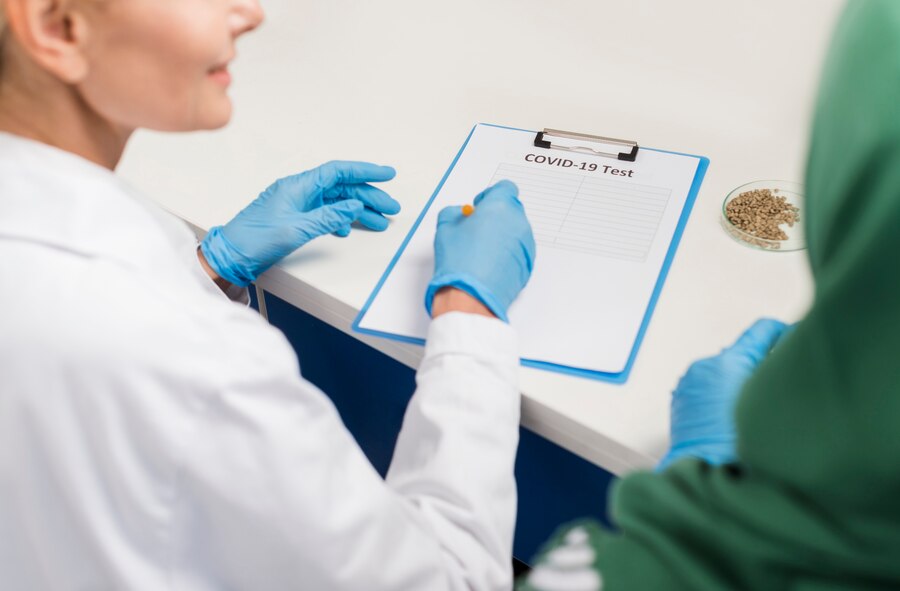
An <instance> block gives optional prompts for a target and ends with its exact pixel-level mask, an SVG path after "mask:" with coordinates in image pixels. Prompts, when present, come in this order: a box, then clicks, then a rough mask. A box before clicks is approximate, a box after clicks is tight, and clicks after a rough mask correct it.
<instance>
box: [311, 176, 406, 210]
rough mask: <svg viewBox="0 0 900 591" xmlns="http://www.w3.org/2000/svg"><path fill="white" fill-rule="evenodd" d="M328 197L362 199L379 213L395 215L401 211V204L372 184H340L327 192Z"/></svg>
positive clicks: (367, 205)
mask: <svg viewBox="0 0 900 591" xmlns="http://www.w3.org/2000/svg"><path fill="white" fill-rule="evenodd" d="M326 196H327V197H331V198H335V197H342V198H344V199H356V200H357V201H362V202H363V204H364V205H365V206H366V207H368V208H369V209H373V210H375V211H377V212H378V213H383V214H387V215H394V214H397V213H400V204H399V203H398V202H397V201H396V200H394V199H393V198H392V197H391V196H390V195H388V194H387V193H385V192H384V191H382V190H381V189H379V188H377V187H373V186H372V185H367V184H365V183H360V184H356V185H339V186H336V187H334V188H333V189H332V190H330V191H328V192H327V193H326Z"/></svg>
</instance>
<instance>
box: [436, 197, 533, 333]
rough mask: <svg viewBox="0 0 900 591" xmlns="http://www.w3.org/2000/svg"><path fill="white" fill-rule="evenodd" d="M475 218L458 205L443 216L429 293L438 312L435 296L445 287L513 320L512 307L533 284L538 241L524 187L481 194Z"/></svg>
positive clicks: (439, 221) (505, 319) (439, 228)
mask: <svg viewBox="0 0 900 591" xmlns="http://www.w3.org/2000/svg"><path fill="white" fill-rule="evenodd" d="M474 204H475V211H474V213H472V214H471V215H469V216H466V215H464V214H463V213H462V208H461V207H459V206H452V207H447V208H445V209H443V210H442V211H441V212H440V214H439V215H438V227H437V233H436V234H435V239H434V255H435V259H434V275H433V276H432V279H431V281H430V282H429V284H428V288H427V290H426V292H425V308H426V310H427V311H428V314H429V315H431V313H432V308H431V306H432V302H433V300H434V295H435V294H436V293H437V292H438V290H440V289H441V288H443V287H455V288H457V289H461V290H463V291H465V292H466V293H468V294H469V295H471V296H472V297H474V298H476V299H477V300H479V301H480V302H481V303H482V304H484V305H485V306H486V307H487V308H488V309H489V310H490V311H491V312H492V313H493V314H494V315H495V316H497V318H500V319H501V320H503V321H504V322H509V317H508V315H507V311H508V310H509V306H510V305H511V304H512V302H513V301H514V300H515V299H516V297H517V296H518V294H519V292H520V291H521V290H522V289H523V288H524V287H525V284H526V283H528V279H529V277H530V276H531V271H532V268H533V266H534V258H535V251H536V249H535V243H534V236H533V234H532V231H531V225H530V224H529V223H528V218H527V217H526V216H525V209H524V207H523V206H522V203H521V202H520V201H519V199H518V189H517V188H516V186H515V185H514V184H513V183H511V182H509V181H501V182H499V183H497V184H496V185H494V186H493V187H490V188H488V189H486V190H485V191H484V192H482V193H481V194H479V195H478V196H477V197H476V198H475V201H474Z"/></svg>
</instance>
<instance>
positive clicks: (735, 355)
mask: <svg viewBox="0 0 900 591" xmlns="http://www.w3.org/2000/svg"><path fill="white" fill-rule="evenodd" d="M786 329H787V326H786V325H785V324H784V323H783V322H779V321H778V320H771V319H767V318H763V319H761V320H757V321H756V323H754V324H753V326H751V327H750V328H749V329H748V330H747V331H746V332H745V333H744V334H743V335H741V338H739V339H738V340H737V342H736V343H735V344H734V345H732V346H731V347H728V348H727V349H725V350H723V351H722V352H721V353H720V354H719V355H716V356H715V357H709V358H707V359H701V360H700V361H696V362H694V363H693V364H692V365H691V367H690V368H689V369H688V371H687V373H686V374H685V375H684V377H682V378H681V381H680V382H679V383H678V387H677V388H676V389H675V392H674V393H673V394H672V425H671V439H672V441H671V448H670V449H669V453H668V454H666V457H664V458H663V460H662V461H661V462H660V464H659V467H658V468H657V469H659V470H662V469H664V468H666V467H668V466H669V465H670V464H672V463H673V462H675V461H676V460H678V459H680V458H683V457H696V458H701V459H703V460H705V461H707V462H709V463H711V464H723V463H727V462H730V461H733V460H734V459H735V440H736V434H735V428H734V410H735V404H736V403H737V399H738V395H739V394H740V392H741V388H742V387H743V385H744V382H746V381H747V379H748V378H749V377H750V376H751V375H752V374H753V372H754V371H756V368H757V367H758V366H759V364H760V363H762V360H763V359H765V358H766V356H767V355H768V354H769V351H770V350H771V349H772V347H774V346H775V343H777V342H778V340H779V339H780V338H781V336H782V334H784V332H785V330H786Z"/></svg>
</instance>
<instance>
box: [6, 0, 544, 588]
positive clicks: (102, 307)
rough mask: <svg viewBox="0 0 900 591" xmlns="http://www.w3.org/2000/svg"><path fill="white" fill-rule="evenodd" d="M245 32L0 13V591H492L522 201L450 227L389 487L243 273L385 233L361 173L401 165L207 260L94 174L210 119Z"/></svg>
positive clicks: (92, 10) (274, 212)
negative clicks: (137, 140) (150, 131)
mask: <svg viewBox="0 0 900 591" xmlns="http://www.w3.org/2000/svg"><path fill="white" fill-rule="evenodd" d="M261 19H262V13H261V10H260V7H259V6H258V4H257V2H256V0H177V1H176V0H0V282H2V284H0V298H2V300H0V303H2V306H0V581H2V583H0V587H2V588H3V589H4V590H20V589H28V590H37V589H154V590H158V589H167V588H168V589H196V590H201V589H202V590H207V589H210V590H211V589H252V590H255V591H260V590H264V589H288V588H302V589H316V590H319V589H366V590H376V589H429V590H431V589H501V588H508V587H509V586H510V585H511V572H510V554H511V546H512V534H513V520H514V515H515V501H516V499H515V485H514V481H513V460H514V454H515V449H516V444H517V434H518V418H519V398H518V396H519V395H518V389H517V384H516V378H517V354H516V338H515V334H514V333H513V331H512V330H511V328H510V327H509V326H508V325H507V324H505V323H504V322H503V321H502V319H504V318H505V312H506V307H507V306H508V305H509V303H510V302H511V301H512V300H513V299H514V298H515V296H516V294H517V293H518V291H519V290H520V289H521V288H522V286H523V285H524V283H525V282H526V281H527V279H528V275H529V273H530V270H531V263H532V259H533V257H534V242H533V239H532V237H531V232H530V229H529V227H528V224H527V221H526V220H525V217H524V214H523V212H522V208H521V204H519V202H518V200H517V198H516V191H515V188H514V187H513V186H512V185H510V184H502V185H499V186H497V187H495V188H493V189H491V190H489V191H487V192H486V193H484V194H482V195H481V196H479V198H478V199H477V201H476V203H477V204H478V211H477V212H476V213H475V214H474V215H471V216H469V217H463V216H462V215H461V213H460V212H459V211H454V210H446V211H445V212H442V214H441V218H440V222H439V230H438V235H437V239H436V243H435V246H436V269H435V276H434V279H433V281H432V282H431V285H430V286H429V290H428V294H427V297H426V305H427V307H428V308H429V311H430V312H432V315H433V317H434V318H435V320H434V322H433V323H432V326H431V330H430V333H429V339H428V345H427V347H426V354H425V358H424V360H423V362H422V366H421V369H420V371H419V373H418V390H417V392H416V394H415V396H414V397H413V399H412V401H411V403H410V407H409V409H408V412H407V416H406V419H405V421H404V426H403V429H402V432H401V433H400V436H399V440H398V442H397V448H396V452H395V457H394V460H393V463H392V465H391V468H390V472H389V474H388V476H387V479H386V480H382V479H381V478H380V477H379V475H378V474H377V473H376V472H375V470H374V469H373V468H372V467H371V466H370V465H369V463H368V462H367V461H366V459H365V456H364V455H363V454H362V452H361V451H360V450H359V448H358V447H357V446H356V444H355V442H354V441H353V439H352V437H351V436H350V434H349V433H348V432H347V431H346V429H345V428H344V427H343V425H342V424H341V422H340V419H339V417H338V414H337V413H336V411H335V409H334V408H333V406H332V405H331V403H330V402H329V400H328V398H326V397H325V396H324V395H323V394H322V393H321V392H320V391H318V390H317V389H316V388H315V387H314V386H312V385H311V384H309V383H307V382H305V381H304V380H303V379H302V378H301V377H300V374H299V370H298V364H297V360H296V358H295V356H294V353H293V351H292V350H291V348H290V347H289V345H288V343H287V342H286V340H285V339H284V337H283V336H282V335H281V334H280V333H279V332H278V331H277V330H275V329H273V328H271V327H269V326H268V325H267V324H266V323H265V322H264V321H262V320H261V319H260V318H259V316H258V315H256V314H255V313H254V312H253V311H252V310H249V309H248V308H247V307H246V305H245V302H246V290H245V289H244V286H246V285H247V284H248V283H249V282H251V281H253V280H254V279H255V277H256V276H257V275H258V274H259V273H261V272H263V271H264V270H265V269H266V268H267V267H269V266H271V265H272V264H274V263H275V262H277V260H278V259H280V258H281V257H282V256H284V255H286V254H288V253H289V252H291V251H293V250H294V249H295V248H297V247H299V246H301V245H302V244H303V243H304V242H306V241H308V240H310V239H313V238H315V237H317V236H319V235H324V234H337V235H346V234H348V233H350V231H351V224H352V223H354V222H359V223H361V224H363V225H366V226H368V227H370V228H373V229H376V230H380V229H384V228H385V227H386V226H387V222H386V220H385V218H384V217H383V216H384V214H388V215H390V214H392V213H396V212H397V211H398V210H399V205H398V204H397V203H396V202H395V201H393V200H392V199H391V198H390V197H388V196H387V194H386V193H384V192H383V191H382V190H380V189H377V188H375V186H374V185H372V184H370V183H371V182H380V181H386V180H389V179H390V178H391V177H392V176H393V170H392V169H389V168H386V167H379V166H374V165H369V164H365V163H330V164H328V165H325V166H323V167H320V168H318V169H314V170H312V171H310V172H308V173H304V174H302V175H297V176H295V177H290V178H288V179H283V180H282V181H279V182H276V183H275V184H274V185H272V187H270V188H269V189H267V190H266V191H265V192H264V193H263V194H262V195H261V196H260V198H258V199H257V200H256V201H254V202H253V203H252V204H251V205H250V207H248V208H247V209H246V210H245V211H243V212H241V213H240V214H239V215H238V216H237V217H236V218H235V219H234V220H232V221H231V222H229V223H228V224H226V225H225V226H223V227H220V228H215V229H214V230H213V231H212V232H210V235H209V236H208V237H207V238H206V239H205V240H204V241H203V243H202V248H200V249H198V244H197V242H196V241H195V238H194V237H193V236H192V235H191V234H190V233H189V232H188V230H187V229H186V228H185V227H184V226H183V225H182V224H181V223H180V222H178V221H177V220H174V219H172V218H171V217H169V216H168V215H167V214H165V213H164V212H162V211H160V210H159V209H158V208H157V207H156V206H154V205H153V204H152V203H151V202H149V201H147V200H146V199H144V198H143V197H142V196H141V195H139V194H137V193H136V192H135V191H134V190H133V189H131V188H130V187H128V186H127V185H126V184H125V183H123V182H122V181H121V180H119V179H118V178H117V177H116V176H115V175H114V174H113V172H112V170H113V169H114V168H115V166H116V164H117V162H118V161H119V158H120V157H121V155H122V152H123V150H124V148H125V146H126V143H127V141H128V138H129V136H130V135H131V133H132V132H133V131H134V130H135V129H137V128H140V127H147V128H154V129H159V130H170V131H186V130H195V129H211V128H217V127H220V126H222V125H224V124H225V123H226V122H227V121H228V119H229V117H230V114H231V104H230V102H229V100H228V97H227V94H226V89H227V86H228V83H229V80H230V77H229V74H228V71H227V65H228V62H229V60H230V59H231V58H232V57H233V55H234V53H233V47H234V41H235V40H236V39H237V38H238V37H239V36H240V35H242V34H243V33H245V32H248V31H251V30H252V29H254V28H255V27H256V26H257V25H258V24H259V23H260V21H261ZM501 218H502V221H503V223H502V224H501V223H499V222H498V220H500V219H501ZM476 253H477V256H476ZM498 318H499V319H498Z"/></svg>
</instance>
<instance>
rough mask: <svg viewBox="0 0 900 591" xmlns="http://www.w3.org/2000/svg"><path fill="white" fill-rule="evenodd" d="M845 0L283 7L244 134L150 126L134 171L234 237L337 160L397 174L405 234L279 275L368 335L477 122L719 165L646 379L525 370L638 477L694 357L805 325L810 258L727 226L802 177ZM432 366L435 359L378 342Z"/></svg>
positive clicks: (260, 43)
mask: <svg viewBox="0 0 900 591" xmlns="http://www.w3.org/2000/svg"><path fill="white" fill-rule="evenodd" d="M841 4H842V3H841V2H839V1H837V0H828V1H823V0H804V1H792V2H784V1H781V0H755V1H753V2H749V1H746V2H722V1H721V0H688V1H679V2H672V1H670V0H654V1H650V0H646V1H626V0H618V1H607V0H561V1H557V2H539V1H536V0H487V1H486V0H455V1H454V2H443V3H433V2H423V1H422V0H382V1H380V2H365V1H362V0H359V1H352V0H317V1H311V2H297V1H296V0H279V1H270V2H264V3H263V6H264V8H266V9H268V22H267V23H266V24H265V25H264V26H263V28H262V29H261V30H260V31H258V32H257V33H255V34H253V35H251V36H250V37H248V38H246V39H245V40H242V41H241V42H240V44H239V46H238V47H239V51H240V58H239V60H238V61H237V63H236V64H235V66H234V68H233V72H234V74H235V80H236V82H235V85H234V87H233V92H232V96H233V98H234V101H235V104H236V116H235V119H234V121H233V123H232V124H231V125H230V126H229V127H228V128H227V129H226V130H224V131H220V132H215V133H198V134H190V135H183V136H171V135H161V134H154V133H141V134H138V136H136V138H135V140H134V142H133V143H132V145H131V146H130V148H129V150H128V152H127V154H126V158H125V160H124V162H123V164H122V167H121V169H120V170H121V172H122V174H123V175H124V176H125V177H126V178H128V179H129V180H131V181H132V182H133V183H134V184H136V185H137V186H138V187H140V188H141V189H143V190H145V191H146V192H147V193H149V194H150V195H151V196H153V197H154V198H155V199H157V200H158V201H159V203H161V204H162V205H163V206H165V207H166V208H168V209H170V210H171V211H173V212H175V213H176V214H177V215H179V216H181V217H182V218H184V219H185V220H187V221H189V222H190V223H192V224H193V225H195V226H196V227H197V228H199V229H201V230H206V229H208V228H210V227H211V226H213V225H216V224H220V223H224V222H225V221H227V220H228V219H230V217H231V216H232V215H234V214H235V213H237V211H238V210H239V209H241V208H242V207H243V206H244V205H245V204H246V203H248V202H249V201H250V200H251V199H252V198H253V197H255V196H256V194H257V193H258V192H259V191H261V190H262V189H264V188H265V187H266V186H267V185H268V184H269V183H270V182H271V181H272V180H274V179H275V178H277V177H279V176H285V175H288V174H292V173H294V172H299V171H301V170H305V169H307V168H311V167H313V166H315V165H317V164H319V163H322V162H324V161H326V160H330V159H336V158H340V159H360V160H370V161H374V162H379V163H384V164H390V165H393V166H395V167H396V168H397V170H398V171H399V174H398V176H397V179H396V180H395V181H393V182H391V183H390V185H389V186H388V187H389V191H390V192H391V194H392V195H393V196H394V197H395V198H397V199H398V200H399V201H400V202H401V203H402V204H403V206H404V210H403V212H402V213H401V215H399V216H397V217H396V218H395V220H394V222H393V224H392V226H391V228H390V229H389V230H388V231H387V232H385V233H380V234H379V233H371V232H363V231H358V232H354V233H353V234H352V235H351V236H350V237H349V238H347V239H343V240H341V239H338V238H335V237H326V238H323V239H320V240H318V241H316V242H315V243H313V244H310V245H308V246H306V247H304V248H303V249H302V250H301V251H299V252H298V253H296V254H295V255H294V256H292V257H290V258H289V259H287V260H286V261H285V262H284V263H283V264H281V265H280V266H278V267H276V268H274V269H272V270H271V271H270V272H269V273H267V274H266V275H265V276H264V277H262V278H261V279H260V281H259V285H260V286H261V287H262V288H263V289H265V290H266V291H268V292H271V293H272V294H274V295H276V296H278V297H280V298H282V299H284V300H287V301H288V302H290V303H291V304H293V305H295V306H297V307H299V308H301V309H303V310H305V311H307V312H309V313H311V314H312V315H314V316H316V317H318V318H319V319H321V320H323V321H325V322H327V323H329V324H331V325H333V326H335V327H336V328H338V329H340V330H342V331H345V332H350V329H349V327H350V323H351V321H352V319H353V318H354V317H355V315H356V313H357V311H358V310H359V309H360V308H361V306H362V305H363V303H364V301H365V299H366V297H367V296H368V295H369V293H370V292H371V290H372V288H373V286H374V285H375V283H376V282H377V280H378V279H379V277H380V276H381V274H382V272H383V271H384V269H385V268H386V266H387V264H388V262H389V261H390V259H391V257H392V255H393V254H394V253H395V252H396V250H397V248H398V246H399V245H400V243H401V242H402V240H403V238H404V237H405V236H406V233H407V232H408V230H409V228H410V227H411V225H412V223H413V221H414V220H415V218H416V217H417V215H418V213H419V212H420V210H421V208H422V206H423V205H424V204H425V202H426V201H427V199H428V198H429V197H430V196H431V194H432V192H433V191H434V189H435V187H436V185H437V183H438V182H439V180H440V179H441V176H442V175H443V173H444V171H445V170H446V168H447V166H448V165H449V164H450V161H451V160H452V158H453V156H454V155H455V153H456V151H457V150H458V148H459V146H460V145H461V143H462V142H463V140H464V139H465V137H466V135H467V134H468V132H469V130H470V129H471V127H472V125H473V124H474V123H476V122H490V123H498V124H505V125H510V126H514V127H522V128H530V129H541V128H543V127H554V128H557V129H569V130H574V131H584V132H588V133H599V134H603V135H609V136H612V137H624V138H633V139H636V140H638V141H639V142H640V143H641V144H642V145H646V146H649V147H656V148H664V149H671V150H677V151H683V152H689V153H694V154H702V155H705V156H708V157H709V158H710V159H711V161H712V163H711V166H710V169H709V173H708V175H707V178H706V181H705V182H704V184H703V187H702V190H701V191H700V195H699V198H698V200H697V203H696V206H695V208H694V213H693V215H692V217H691V220H690V222H689V223H688V226H687V230H686V232H685V234H684V238H683V240H682V243H681V246H680V248H679V252H678V254H677V256H676V258H675V262H674V265H673V266H672V269H671V272H670V274H669V277H668V280H667V282H666V285H665V288H664V290H663V292H662V296H661V298H660V300H659V304H658V306H657V308H656V312H655V314H654V316H653V319H652V321H651V323H650V326H649V330H648V331H647V334H646V338H645V339H644V343H643V346H642V347H641V350H640V353H639V355H638V357H637V361H636V364H635V366H634V371H633V373H632V376H631V378H630V379H629V381H628V383H627V384H625V385H622V386H616V385H612V384H608V383H604V382H599V381H590V380H585V379H580V378H575V377H569V376H564V375H560V374H556V373H548V372H544V371H539V370H532V369H523V378H522V391H523V395H524V402H523V415H522V422H523V424H524V425H525V426H526V427H528V428H530V429H532V430H533V431H535V432H537V433H539V434H540V435H542V436H544V437H546V438H548V439H550V440H552V441H554V442H556V443H557V444H559V445H561V446H563V447H565V448H567V449H569V450H570V451H572V452H574V453H576V454H578V455H580V456H582V457H584V458H586V459H587V460H589V461H591V462H594V463H595V464H597V465H599V466H601V467H603V468H605V469H607V470H609V471H611V472H613V473H616V474H621V473H623V472H625V471H628V470H630V469H633V468H636V467H646V466H650V465H652V464H653V463H654V462H655V461H656V460H657V459H658V458H659V457H660V456H661V455H662V454H663V453H664V451H665V449H666V446H667V439H668V419H669V398H670V392H671V390H672V388H673V387H674V385H675V384H676V382H677V380H678V378H679V376H680V375H681V374H682V373H683V372H684V370H685V369H686V368H687V366H688V365H689V364H690V363H691V361H693V360H695V359H698V358H700V357H703V356H707V355H711V354H714V353H716V352H718V351H719V349H720V348H722V347H723V346H725V345H726V344H729V343H730V342H731V341H732V340H734V339H735V338H736V337H737V335H738V334H739V333H740V332H741V331H742V330H743V329H744V328H745V327H746V326H748V325H749V324H750V323H751V322H752V321H753V320H754V319H756V318H757V317H759V316H762V315H771V316H775V317H779V318H782V319H785V320H796V319H798V318H799V317H800V316H801V315H802V314H803V312H804V310H805V309H806V308H807V307H808V305H809V302H810V300H811V294H812V284H811V280H810V277H809V272H808V267H807V264H806V258H805V254H804V253H802V252H801V253H765V252H759V251H755V250H752V249H750V248H747V247H744V246H741V245H739V244H737V243H735V242H733V241H732V239H731V238H729V237H728V236H727V235H726V234H725V233H724V232H723V230H722V229H721V228H720V227H719V225H718V216H719V212H720V208H721V203H722V199H723V197H724V196H725V194H726V193H728V191H730V190H731V189H732V188H734V187H736V186H738V185H740V184H743V183H745V182H748V181H752V180H758V179H766V178H775V179H793V180H802V177H803V165H804V151H805V147H806V141H807V135H808V129H807V128H808V122H809V120H810V117H811V107H812V103H813V100H814V93H815V87H816V83H817V79H818V76H819V71H820V66H821V62H822V60H823V56H824V50H825V47H826V44H827V40H828V37H829V34H830V30H831V28H832V26H833V24H834V21H835V19H836V17H837V15H838V13H839V8H840V5H841ZM354 336H356V338H359V339H360V340H363V341H365V342H366V343H369V344H370V345H372V346H373V347H375V348H377V349H379V350H380V351H382V352H384V353H386V354H388V355H390V356H392V357H394V358H396V359H398V360H399V361H401V362H403V363H405V364H407V365H409V366H411V367H415V366H416V365H417V364H418V361H419V359H420V358H421V350H420V348H418V347H414V346H408V345H403V344H398V343H394V342H391V341H387V340H382V339H377V338H368V337H361V336H359V335H354Z"/></svg>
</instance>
